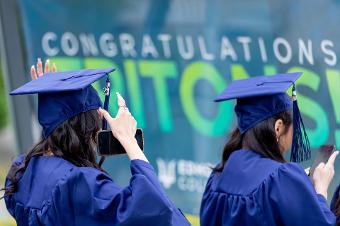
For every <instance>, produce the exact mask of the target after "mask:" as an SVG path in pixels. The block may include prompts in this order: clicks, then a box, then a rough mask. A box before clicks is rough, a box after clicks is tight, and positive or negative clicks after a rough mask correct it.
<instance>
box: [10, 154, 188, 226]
mask: <svg viewBox="0 0 340 226" xmlns="http://www.w3.org/2000/svg"><path fill="white" fill-rule="evenodd" d="M22 160H23V157H19V158H18V159H17V160H16V161H15V162H14V164H16V165H18V164H20V163H21V162H22ZM131 173H132V178H131V181H130V185H129V186H128V187H126V188H120V187H119V186H117V185H116V184H115V183H114V182H113V181H112V180H111V178H110V177H109V176H108V175H107V174H105V173H103V172H101V171H99V170H97V169H94V168H90V167H76V166H74V165H73V164H71V163H70V162H68V161H66V160H64V159H62V158H58V157H44V156H40V157H34V158H32V159H31V161H30V163H29V165H28V167H27V169H26V171H25V172H24V174H23V175H22V178H21V179H20V181H19V187H18V191H17V192H16V193H14V194H13V195H10V196H7V197H6V198H5V201H6V206H7V209H8V211H9V212H10V214H11V215H12V216H13V217H14V218H15V219H16V221H17V225H18V226H28V225H29V226H33V225H34V226H35V225H49V226H53V225H59V226H60V225H63V226H86V225H91V226H96V225H124V226H132V225H138V226H151V225H160V226H166V225H174V226H181V225H190V224H189V223H188V221H187V220H186V218H185V217H184V216H183V214H182V213H181V211H180V210H179V209H177V208H176V207H175V206H174V204H173V203H172V202H171V201H170V200H169V199H168V198H167V196H166V194H165V192H164V190H163V189H162V187H161V185H160V184H159V182H158V180H157V176H156V174H155V171H154V169H153V167H152V166H151V165H150V164H149V163H147V162H145V161H142V160H133V161H131ZM9 183H10V182H9V180H7V181H6V185H8V184H9Z"/></svg>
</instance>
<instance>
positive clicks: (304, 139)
mask: <svg viewBox="0 0 340 226" xmlns="http://www.w3.org/2000/svg"><path fill="white" fill-rule="evenodd" d="M292 97H293V142H292V150H291V156H290V161H292V162H302V161H305V160H307V159H310V157H311V151H310V143H309V139H308V135H307V133H306V129H305V125H304V123H303V121H302V117H301V113H300V110H299V106H298V103H297V98H296V89H295V84H293V89H292Z"/></svg>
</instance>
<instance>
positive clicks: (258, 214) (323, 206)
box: [200, 150, 335, 226]
mask: <svg viewBox="0 0 340 226" xmlns="http://www.w3.org/2000/svg"><path fill="white" fill-rule="evenodd" d="M200 217H201V218H200V219H201V226H222V225H223V226H239V225H242V226H247V225H249V226H257V225H258V226H266V225H268V226H274V225H287V226H295V225H296V226H297V225H299V226H305V225H308V226H314V225H315V226H316V225H317V226H322V225H335V216H334V214H333V213H332V212H331V211H330V208H329V207H328V205H327V202H326V199H325V198H324V197H323V196H322V195H319V194H316V192H315V190H314V188H313V185H312V183H311V181H310V180H309V178H308V176H307V175H306V173H305V171H304V169H303V168H302V167H301V166H299V165H298V164H295V163H279V162H276V161H273V160H271V159H269V158H265V157H263V156H261V155H259V154H257V153H256V152H253V151H250V150H238V151H236V152H234V153H233V154H232V155H231V156H230V158H229V160H228V161H227V164H226V165H225V167H224V170H223V171H222V172H221V173H219V172H213V173H212V174H211V176H210V178H209V180H208V183H207V185H206V189H205V192H204V194H203V200H202V204H201V210H200Z"/></svg>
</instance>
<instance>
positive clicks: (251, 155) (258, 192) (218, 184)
mask: <svg viewBox="0 0 340 226" xmlns="http://www.w3.org/2000/svg"><path fill="white" fill-rule="evenodd" d="M300 74H301V73H290V74H279V75H273V76H258V77H254V78H250V79H245V80H238V81H233V82H232V83H231V84H230V86H229V87H228V88H227V89H226V90H225V91H224V92H223V93H222V94H221V95H220V96H219V97H217V99H216V101H224V100H230V99H237V103H236V106H235V112H236V115H237V119H238V126H237V128H236V129H235V130H234V131H233V132H232V133H231V135H230V137H229V141H228V142H227V143H226V145H225V147H224V150H223V155H222V161H221V163H220V164H218V165H217V166H216V167H215V168H214V169H213V172H212V174H211V176H210V178H209V180H208V182H207V185H206V189H205V191H204V194H203V199H202V203H201V209H200V221H201V226H240V225H242V226H248V225H249V226H265V225H268V226H275V225H287V226H305V225H308V226H314V225H315V226H322V225H335V216H334V214H333V213H332V212H331V210H330V208H329V206H328V205H327V201H326V199H327V190H328V186H329V184H330V182H331V181H332V178H333V176H334V161H335V158H336V156H337V154H338V152H335V153H334V154H333V155H332V156H331V157H330V158H329V160H328V162H326V163H320V165H318V167H317V168H316V169H315V171H314V174H313V177H312V178H311V179H312V181H311V179H310V178H309V177H308V176H307V174H306V172H305V170H304V169H303V168H302V167H301V166H300V165H299V164H297V163H293V162H294V161H295V162H299V161H303V160H305V159H308V158H309V157H310V149H309V141H308V137H307V134H306V133H305V130H304V125H303V121H302V119H301V115H300V112H299V109H298V106H297V102H296V92H295V87H293V98H292V97H290V96H288V95H287V94H286V90H287V89H288V88H289V87H290V86H291V85H292V84H294V82H295V81H296V79H297V78H298V77H299V76H300ZM290 146H291V151H292V155H291V161H292V162H286V161H285V159H284V157H283V153H284V152H285V151H286V150H288V149H289V147H290ZM313 184H314V186H313Z"/></svg>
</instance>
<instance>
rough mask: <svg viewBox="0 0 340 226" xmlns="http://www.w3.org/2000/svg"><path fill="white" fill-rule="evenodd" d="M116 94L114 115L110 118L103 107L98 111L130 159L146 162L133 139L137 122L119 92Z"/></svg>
mask: <svg viewBox="0 0 340 226" xmlns="http://www.w3.org/2000/svg"><path fill="white" fill-rule="evenodd" d="M116 94H117V99H118V107H119V109H118V112H117V115H116V117H115V118H112V117H111V115H110V114H109V113H108V112H107V111H105V110H103V109H99V113H100V114H101V115H103V117H104V118H105V119H106V121H107V123H108V124H109V126H110V128H111V131H112V134H113V136H114V137H116V138H117V139H118V140H119V142H120V143H121V144H122V146H123V147H124V149H125V151H126V153H127V154H128V156H129V158H130V160H134V159H141V160H144V161H146V162H148V160H147V158H146V156H145V155H144V153H143V151H142V150H141V149H140V147H139V146H138V144H137V141H136V139H135V134H136V130H137V122H136V120H135V119H134V117H133V116H132V115H131V113H130V111H129V109H128V108H127V107H126V104H125V100H124V99H123V97H122V96H121V95H120V94H119V93H116Z"/></svg>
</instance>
